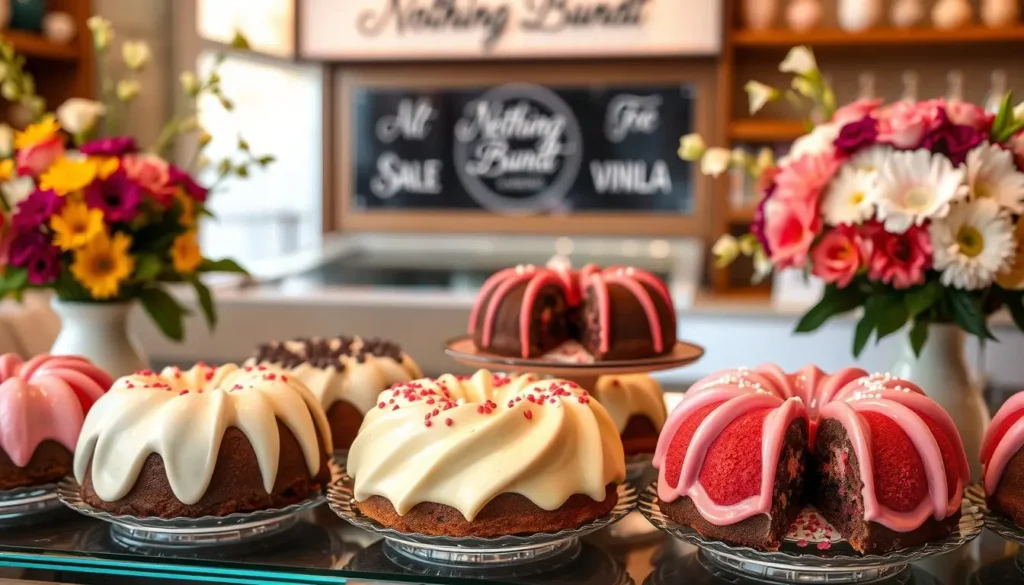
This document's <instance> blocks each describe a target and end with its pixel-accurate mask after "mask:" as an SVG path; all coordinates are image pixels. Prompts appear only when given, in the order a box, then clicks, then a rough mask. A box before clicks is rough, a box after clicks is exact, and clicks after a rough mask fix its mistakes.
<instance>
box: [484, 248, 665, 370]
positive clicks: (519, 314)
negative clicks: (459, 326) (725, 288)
mask: <svg viewBox="0 0 1024 585" xmlns="http://www.w3.org/2000/svg"><path fill="white" fill-rule="evenodd" d="M469 333H470V335H472V336H473V342H474V344H475V345H476V347H477V348H478V349H480V350H483V351H488V352H491V353H495V354H498V355H504V356H515V357H522V358H531V357H537V356H541V355H543V354H545V353H547V352H549V351H551V350H553V349H555V348H556V347H558V346H559V345H561V344H562V343H564V342H566V341H568V340H571V339H574V340H577V341H579V342H580V343H582V344H583V346H584V347H585V348H586V349H587V351H588V352H589V353H590V354H591V355H592V356H593V357H594V359H595V360H629V359H642V358H649V357H654V356H659V355H664V354H667V353H670V352H672V350H673V349H674V347H675V343H676V314H675V307H674V305H673V304H672V297H671V295H670V294H669V292H668V289H667V288H666V287H665V283H663V282H662V281H661V280H660V279H659V278H658V277H657V276H655V275H653V274H651V273H650V272H647V271H646V270H641V269H639V268H634V267H626V266H614V267H610V268H605V269H604V270H602V269H600V268H598V267H597V266H594V265H588V266H585V267H583V268H582V269H581V270H579V271H578V272H577V271H573V270H570V269H567V268H544V267H537V266H532V265H525V266H516V267H515V268H507V269H505V270H501V271H499V272H497V273H495V274H494V275H492V276H491V277H490V278H489V279H487V281H486V282H484V285H483V287H481V289H480V292H479V293H478V294H477V298H476V302H475V303H474V305H473V310H472V312H471V313H470V317H469Z"/></svg>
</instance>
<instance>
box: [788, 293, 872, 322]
mask: <svg viewBox="0 0 1024 585" xmlns="http://www.w3.org/2000/svg"><path fill="white" fill-rule="evenodd" d="M863 300H864V298H863V295H862V294H861V292H860V291H859V290H857V288H856V287H853V286H848V287H846V288H836V287H834V286H829V287H827V288H826V289H825V294H824V295H823V296H822V297H821V300H820V301H818V304H817V305H814V306H813V307H811V310H809V311H807V313H806V314H805V315H804V316H803V317H802V318H801V319H800V322H799V323H797V325H796V332H797V333H808V332H811V331H814V330H816V329H818V328H819V327H821V326H822V325H824V324H825V322H826V321H828V320H829V319H831V318H832V317H835V316H836V315H841V314H843V313H846V312H849V311H852V310H854V309H856V308H857V307H859V306H860V305H861V303H862V302H863Z"/></svg>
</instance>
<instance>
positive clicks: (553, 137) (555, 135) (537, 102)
mask: <svg viewBox="0 0 1024 585" xmlns="http://www.w3.org/2000/svg"><path fill="white" fill-rule="evenodd" d="M454 138H455V140H454V153H453V158H454V161H455V172H456V175H457V176H458V178H459V182H461V183H462V186H463V187H465V189H466V192H467V193H468V194H469V196H470V197H472V198H473V199H474V200H475V201H476V202H477V203H479V204H480V206H481V207H483V208H485V209H488V210H491V211H495V212H498V213H505V214H517V215H526V214H531V213H537V212H542V211H547V210H550V209H553V208H555V207H556V206H557V205H558V204H559V203H560V202H561V201H562V199H563V198H564V197H565V195H566V193H568V192H569V189H570V188H571V187H572V184H573V183H574V182H575V181H576V175H577V173H578V172H579V169H580V163H581V162H582V160H583V144H582V135H581V133H580V126H579V122H577V120H576V117H575V116H574V115H573V112H572V110H571V109H570V108H569V106H568V104H566V103H565V102H564V101H562V99H561V98H560V97H558V95H557V94H555V92H553V91H551V90H549V89H547V88H544V87H540V86H537V85H530V84H525V83H516V84H509V85H503V86H501V87H497V88H495V89H492V90H490V91H488V92H487V93H485V94H483V95H482V96H480V97H479V98H478V99H476V100H473V101H472V102H470V103H468V104H467V105H466V107H465V109H464V111H463V114H462V117H461V118H459V119H458V121H456V123H455V137H454Z"/></svg>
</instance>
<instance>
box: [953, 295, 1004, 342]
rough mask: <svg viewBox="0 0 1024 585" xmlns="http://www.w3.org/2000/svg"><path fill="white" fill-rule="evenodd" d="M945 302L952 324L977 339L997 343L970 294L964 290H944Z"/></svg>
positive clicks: (983, 315)
mask: <svg viewBox="0 0 1024 585" xmlns="http://www.w3.org/2000/svg"><path fill="white" fill-rule="evenodd" d="M946 301H947V302H948V303H949V309H950V313H951V314H952V316H953V322H954V323H956V324H957V325H959V326H960V327H961V328H962V329H963V330H964V331H966V332H968V333H970V334H971V335H975V336H977V337H978V338H979V339H982V340H984V339H991V340H993V341H997V340H996V338H995V337H994V336H993V335H992V332H991V331H989V329H988V324H986V323H985V314H984V313H983V312H982V310H981V309H980V308H979V307H978V304H977V303H976V302H975V300H974V298H973V297H972V296H971V294H970V293H969V292H967V291H965V290H960V289H956V288H951V289H947V290H946Z"/></svg>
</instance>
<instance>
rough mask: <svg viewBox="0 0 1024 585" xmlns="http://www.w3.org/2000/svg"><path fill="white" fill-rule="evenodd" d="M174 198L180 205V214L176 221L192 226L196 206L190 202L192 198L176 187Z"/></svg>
mask: <svg viewBox="0 0 1024 585" xmlns="http://www.w3.org/2000/svg"><path fill="white" fill-rule="evenodd" d="M174 199H175V201H177V202H178V205H181V216H180V217H179V218H178V223H180V224H181V225H183V226H185V227H187V228H190V227H192V226H194V225H195V223H196V206H195V203H193V202H192V198H191V197H189V196H188V194H187V193H185V192H184V191H182V190H181V189H178V191H177V192H175V193H174Z"/></svg>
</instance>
